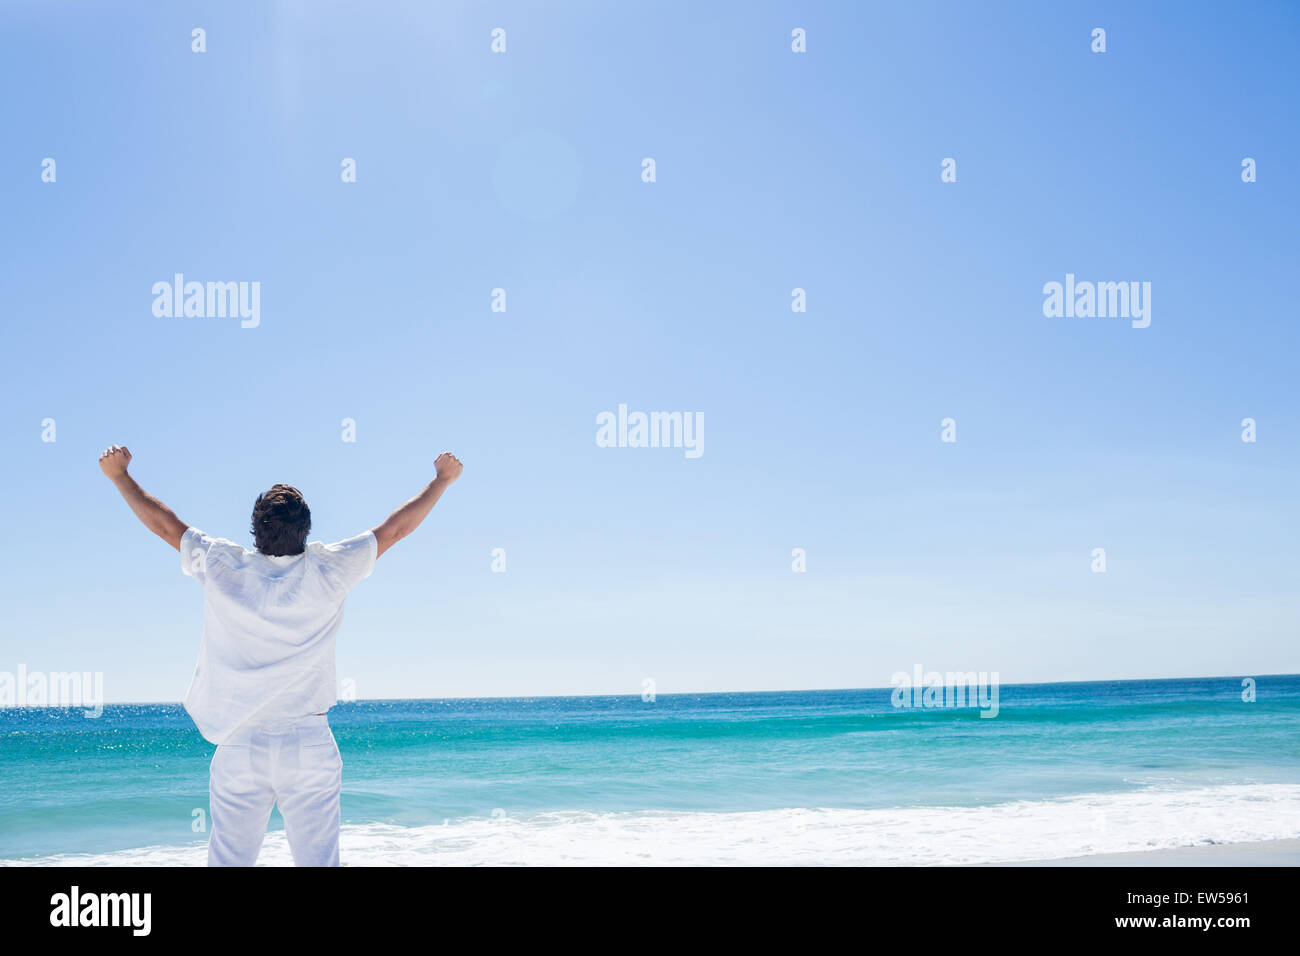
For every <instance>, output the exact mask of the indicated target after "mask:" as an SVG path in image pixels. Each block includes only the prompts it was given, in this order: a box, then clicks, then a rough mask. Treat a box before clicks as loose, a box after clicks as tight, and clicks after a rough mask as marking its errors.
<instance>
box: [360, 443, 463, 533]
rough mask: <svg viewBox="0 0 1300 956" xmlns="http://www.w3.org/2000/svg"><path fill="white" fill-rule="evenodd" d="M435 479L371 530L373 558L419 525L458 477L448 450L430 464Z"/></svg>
mask: <svg viewBox="0 0 1300 956" xmlns="http://www.w3.org/2000/svg"><path fill="white" fill-rule="evenodd" d="M433 467H434V469H435V471H436V477H435V478H434V479H433V481H431V482H429V484H428V485H426V486H425V488H424V490H423V491H422V492H420V493H419V494H418V495H416V496H415V497H414V498H412V499H411V500H410V501H408V502H407V503H406V504H404V505H402V507H400V508H398V509H397V510H396V511H394V512H393V513H392V514H390V515H389V516H388V519H387V520H386V521H385V522H384V523H383V524H381V525H380V526H379V527H378V528H375V529H374V532H375V540H376V541H377V542H378V543H379V550H378V552H377V553H376V555H375V556H376V557H378V556H379V555H380V554H383V553H384V552H385V551H387V550H388V549H389V548H391V547H392V546H393V545H395V544H396V543H397V542H399V541H401V540H402V539H403V538H405V537H406V536H407V535H408V534H410V533H411V532H412V531H414V530H415V529H416V528H418V527H419V526H420V522H421V521H423V520H424V519H425V518H426V517H428V515H429V512H430V511H432V510H433V506H434V505H436V504H437V503H438V499H439V498H441V497H442V493H443V492H444V491H446V490H447V488H448V486H449V485H451V483H452V482H453V481H455V480H456V479H457V478H459V477H460V472H461V469H462V468H463V467H464V466H463V465H462V464H461V463H460V459H459V458H457V457H456V456H455V455H453V454H452V453H451V452H449V451H444V452H443V453H442V454H441V455H439V456H438V457H437V459H436V460H435V461H434V463H433Z"/></svg>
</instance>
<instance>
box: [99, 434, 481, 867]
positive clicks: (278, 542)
mask: <svg viewBox="0 0 1300 956" xmlns="http://www.w3.org/2000/svg"><path fill="white" fill-rule="evenodd" d="M130 461H131V453H130V452H129V451H128V450H127V449H126V448H124V447H122V446H120V445H114V446H112V447H111V448H108V449H106V450H105V451H104V453H103V454H101V455H100V456H99V467H100V468H101V469H102V470H103V472H104V474H105V475H107V476H108V478H109V479H110V480H111V481H112V482H113V484H114V485H116V486H117V490H118V491H119V492H121V493H122V497H123V498H125V499H126V503H127V504H128V505H130V506H131V510H132V511H134V512H135V515H136V517H137V518H139V519H140V520H141V521H142V522H144V525H145V527H146V528H148V529H149V530H150V531H152V532H153V533H154V534H156V535H158V536H159V537H160V538H162V539H163V540H164V541H166V542H167V543H168V544H170V545H171V546H172V547H173V548H176V549H177V550H178V551H180V553H181V570H182V571H184V572H185V573H186V574H188V575H189V576H190V577H192V578H194V579H195V580H197V581H198V582H199V583H200V584H201V585H202V586H203V597H204V601H203V642H202V644H201V645H200V647H199V662H198V666H197V667H196V668H195V671H194V680H193V682H192V683H191V684H190V690H189V693H188V694H186V696H185V709H186V710H187V711H188V712H189V715H190V716H191V717H192V718H193V719H194V723H195V724H196V725H197V726H198V728H199V731H200V732H201V733H202V734H203V736H204V737H206V738H207V739H208V740H210V741H211V742H212V743H214V744H216V745H217V752H216V754H215V755H214V756H213V758H212V766H211V769H210V773H209V795H210V799H211V822H212V832H211V835H210V836H209V838H208V865H209V866H252V865H253V863H254V862H256V860H257V854H258V851H259V850H260V849H261V847H262V838H263V837H264V836H265V834H266V823H267V820H268V819H269V818H270V816H271V807H272V806H273V805H275V804H279V807H280V813H281V815H282V816H283V817H284V830H285V836H286V837H287V838H288V840H289V850H290V852H291V853H292V854H293V861H294V863H295V864H296V865H298V866H338V864H339V792H340V790H341V788H342V770H343V761H342V759H341V758H340V757H339V750H338V746H337V744H336V743H335V742H334V735H333V734H332V733H331V732H330V729H329V724H328V722H327V720H326V717H325V712H326V711H328V710H329V708H330V707H331V706H332V705H333V703H334V701H335V699H336V685H335V676H334V639H335V636H336V635H337V634H338V630H339V625H340V624H341V623H342V622H343V602H344V599H345V598H346V597H347V594H348V591H349V590H351V588H352V586H353V585H355V584H356V583H357V582H358V581H360V580H361V579H362V578H365V577H368V576H369V575H370V572H371V570H373V568H374V565H375V560H376V559H377V558H378V557H379V556H380V555H381V554H383V553H384V552H385V551H387V550H388V549H389V548H391V547H392V546H393V545H394V544H396V543H397V542H398V541H400V540H401V539H402V538H404V537H406V536H407V535H408V534H410V533H411V532H412V531H414V530H415V529H416V528H417V527H419V525H420V522H422V521H423V520H424V519H425V517H426V516H427V515H428V514H429V511H430V510H431V509H432V508H433V506H434V505H435V504H436V503H437V501H438V499H439V498H441V497H442V493H443V492H444V491H446V490H447V487H448V486H449V485H451V483H452V482H454V481H455V480H456V479H457V478H459V477H460V473H461V468H462V465H461V463H460V460H459V459H458V458H456V456H455V455H452V454H450V453H449V452H443V453H442V454H441V455H439V456H438V458H437V460H436V461H435V462H434V468H435V471H436V477H435V478H434V479H433V481H431V482H429V484H428V486H427V487H426V488H425V489H424V490H423V491H422V492H420V493H419V494H418V495H416V496H415V497H414V498H412V499H411V500H410V501H408V502H407V503H406V504H404V505H402V506H401V507H400V508H398V509H397V510H396V511H394V512H393V513H392V514H391V515H389V516H388V520H386V521H385V522H384V523H383V524H381V525H380V526H379V527H377V528H375V529H374V530H372V531H367V532H365V533H364V534H359V535H357V536H356V537H353V538H347V539H345V540H343V541H339V542H337V543H335V544H322V543H321V542H319V541H311V542H308V541H307V534H308V533H309V532H310V531H311V510H310V509H309V508H308V507H307V502H306V501H304V500H303V497H302V494H301V493H300V492H299V491H298V489H297V488H294V487H292V486H291V485H275V486H274V487H272V488H271V490H270V491H268V492H266V493H265V494H262V495H258V497H257V502H256V503H255V504H254V505H253V528H252V530H253V540H254V542H255V544H256V546H257V550H255V551H249V550H248V549H246V548H243V547H240V546H239V545H237V544H235V543H234V542H233V541H227V540H225V539H224V538H212V537H209V536H208V535H206V534H204V533H203V532H202V531H199V530H198V529H197V528H191V527H189V526H188V525H186V524H185V522H183V521H181V520H180V519H179V518H177V517H176V515H175V514H174V513H173V512H172V511H171V509H170V508H168V507H167V506H166V505H164V504H163V503H162V502H161V501H159V500H158V499H157V498H155V497H153V496H152V495H149V494H147V493H145V491H144V489H143V488H141V487H140V486H139V485H138V484H136V482H135V479H133V478H132V477H131V476H130V475H128V474H127V470H126V469H127V465H128V464H129V463H130Z"/></svg>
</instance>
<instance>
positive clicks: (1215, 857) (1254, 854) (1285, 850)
mask: <svg viewBox="0 0 1300 956" xmlns="http://www.w3.org/2000/svg"><path fill="white" fill-rule="evenodd" d="M997 865H1006V866H1300V839H1297V840H1265V841H1263V842H1259V843H1218V844H1214V845H1212V846H1180V847H1172V848H1170V849H1163V850H1141V851H1137V852H1134V853H1098V854H1096V855H1095V856H1072V857H1064V858H1062V859H1059V860H1027V861H1025V862H1023V863H1008V864H997Z"/></svg>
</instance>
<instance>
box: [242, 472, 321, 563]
mask: <svg viewBox="0 0 1300 956" xmlns="http://www.w3.org/2000/svg"><path fill="white" fill-rule="evenodd" d="M310 533H311V509H310V508H308V507H307V502H306V501H304V500H303V497H302V492H301V491H299V490H298V489H297V488H295V487H294V486H293V485H273V486H272V487H271V490H270V491H268V492H266V493H265V494H260V495H258V496H257V501H256V502H255V503H254V505H253V541H254V542H256V544H257V550H258V551H261V552H262V553H263V554H265V555H267V556H268V557H277V556H280V555H286V554H302V552H303V549H304V548H305V547H306V545H307V535H308V534H310Z"/></svg>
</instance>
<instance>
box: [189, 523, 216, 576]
mask: <svg viewBox="0 0 1300 956" xmlns="http://www.w3.org/2000/svg"><path fill="white" fill-rule="evenodd" d="M215 541H216V539H215V538H210V537H208V536H207V535H206V534H204V533H203V532H202V531H200V530H199V529H198V528H186V529H185V533H184V534H183V535H181V571H182V573H184V574H188V575H189V576H190V577H192V578H193V579H194V580H196V581H198V582H199V584H203V583H204V582H205V581H206V580H207V574H208V552H209V551H211V550H212V545H213V543H214V542H215Z"/></svg>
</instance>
